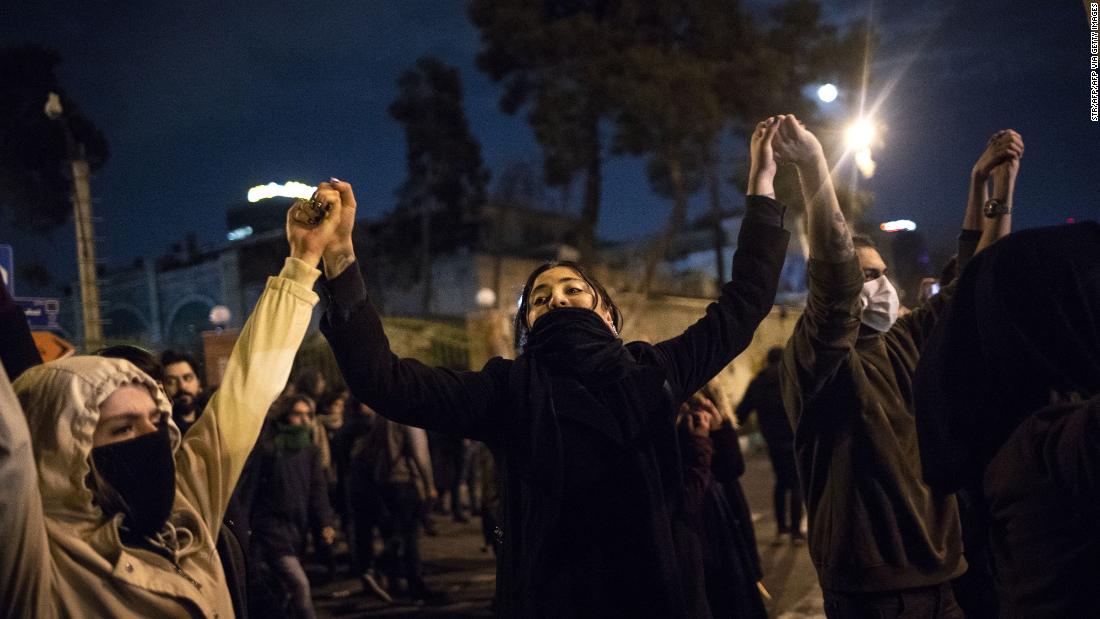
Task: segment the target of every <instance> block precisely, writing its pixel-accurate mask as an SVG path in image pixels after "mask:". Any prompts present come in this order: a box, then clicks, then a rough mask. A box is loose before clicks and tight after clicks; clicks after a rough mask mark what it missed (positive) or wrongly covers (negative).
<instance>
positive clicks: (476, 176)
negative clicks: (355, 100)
mask: <svg viewBox="0 0 1100 619" xmlns="http://www.w3.org/2000/svg"><path fill="white" fill-rule="evenodd" d="M397 86H398V91H399V92H398V95H397V99H395V100H394V101H393V103H392V104H390V108H389V112H390V116H392V117H393V118H394V119H395V120H397V121H398V122H399V123H401V124H402V125H404V126H405V158H406V164H407V168H408V177H407V178H406V180H405V182H404V183H403V184H402V185H401V187H400V188H399V189H398V191H397V198H398V208H405V209H416V208H420V207H423V206H424V205H425V204H427V203H429V202H434V203H435V204H436V205H437V207H438V208H439V209H442V210H452V211H462V212H470V211H472V210H474V209H476V208H477V207H478V206H480V205H481V204H482V202H484V200H485V187H486V184H487V183H488V182H489V172H488V170H487V169H486V168H485V165H484V163H483V162H482V159H481V144H480V143H479V142H478V141H477V139H476V138H475V137H474V136H473V134H472V133H470V126H469V123H468V122H467V120H466V110H465V108H464V107H463V102H462V81H461V78H460V77H459V73H458V69H455V68H454V67H450V66H447V65H445V64H444V63H443V62H442V61H441V60H439V59H438V58H435V57H432V56H425V57H422V58H420V59H418V60H417V61H416V64H415V65H414V67H413V68H411V69H409V70H407V71H405V72H404V73H402V74H401V77H400V78H398V80H397Z"/></svg>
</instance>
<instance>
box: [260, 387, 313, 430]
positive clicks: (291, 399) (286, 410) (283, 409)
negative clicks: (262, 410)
mask: <svg viewBox="0 0 1100 619" xmlns="http://www.w3.org/2000/svg"><path fill="white" fill-rule="evenodd" d="M299 402H304V403H305V405H306V406H308V407H309V410H310V411H311V414H316V412H317V409H316V408H315V407H314V405H313V398H311V397H309V396H308V395H303V394H301V393H296V394H294V395H288V396H283V397H281V398H279V399H278V400H276V401H275V403H274V404H273V405H272V406H271V419H273V420H274V421H278V422H280V423H281V422H284V421H286V418H287V417H290V414H291V413H293V412H294V405H295V404H297V403H299Z"/></svg>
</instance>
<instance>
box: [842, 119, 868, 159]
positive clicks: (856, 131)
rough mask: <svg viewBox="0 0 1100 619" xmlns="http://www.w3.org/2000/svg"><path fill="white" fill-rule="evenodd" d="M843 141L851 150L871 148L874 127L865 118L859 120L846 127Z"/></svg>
mask: <svg viewBox="0 0 1100 619" xmlns="http://www.w3.org/2000/svg"><path fill="white" fill-rule="evenodd" d="M844 139H845V141H846V142H847V143H848V148H850V149H852V150H856V151H858V150H863V149H865V148H871V142H873V141H874V140H875V126H874V125H873V124H871V121H869V120H867V119H866V118H861V119H859V120H857V121H855V122H854V123H852V124H851V125H849V126H848V128H847V129H846V130H845V131H844Z"/></svg>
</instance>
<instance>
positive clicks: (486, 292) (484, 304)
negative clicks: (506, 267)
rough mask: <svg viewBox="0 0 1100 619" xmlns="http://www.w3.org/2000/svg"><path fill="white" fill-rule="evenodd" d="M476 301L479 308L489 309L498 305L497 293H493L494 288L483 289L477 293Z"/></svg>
mask: <svg viewBox="0 0 1100 619" xmlns="http://www.w3.org/2000/svg"><path fill="white" fill-rule="evenodd" d="M474 299H475V300H476V301H477V306H478V307H480V308H481V309H488V308H490V307H493V306H494V305H496V304H497V293H496V292H493V289H492V288H482V289H481V290H478V291H477V295H476V296H475V297H474Z"/></svg>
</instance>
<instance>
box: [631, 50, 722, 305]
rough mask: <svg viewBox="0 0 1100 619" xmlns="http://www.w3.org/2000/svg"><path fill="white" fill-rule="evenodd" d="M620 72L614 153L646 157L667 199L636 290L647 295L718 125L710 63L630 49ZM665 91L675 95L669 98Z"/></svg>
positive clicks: (677, 53) (654, 182) (680, 223)
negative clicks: (663, 219) (667, 206)
mask: <svg viewBox="0 0 1100 619" xmlns="http://www.w3.org/2000/svg"><path fill="white" fill-rule="evenodd" d="M625 67H626V70H625V71H624V72H623V74H622V78H621V79H622V81H623V83H622V87H621V88H619V89H617V91H618V92H619V93H620V95H619V97H620V98H619V101H618V103H619V115H618V118H617V123H616V134H615V148H616V150H619V151H623V152H629V153H634V154H648V155H649V163H648V166H647V170H648V174H649V179H650V185H651V186H652V187H653V188H654V190H655V192H656V193H658V194H659V195H664V196H667V197H669V198H671V199H672V210H671V212H670V214H669V217H668V221H667V223H666V224H665V228H664V230H663V231H662V233H661V234H660V235H659V237H658V239H657V242H656V243H654V244H653V246H652V248H651V250H650V252H649V253H648V255H647V256H646V262H645V271H644V275H643V278H642V282H641V286H640V289H641V292H643V293H644V294H648V293H649V291H650V287H651V285H652V282H653V277H654V274H655V273H656V269H657V264H658V262H659V261H660V260H661V259H663V258H664V257H665V254H666V253H667V251H668V247H669V245H670V243H671V241H672V238H673V237H674V236H675V235H676V234H678V233H679V232H680V230H681V229H682V228H683V224H684V221H685V219H686V217H687V209H688V200H689V198H690V197H691V194H693V193H695V192H696V191H697V190H698V189H699V187H700V186H701V184H702V177H703V173H704V169H703V163H704V161H703V159H702V158H701V156H700V155H701V154H702V152H703V149H704V148H705V146H706V145H707V144H709V143H710V142H711V141H713V139H714V136H715V135H716V134H717V133H718V131H719V129H720V127H721V126H722V121H723V118H722V113H721V109H720V106H719V103H718V99H717V97H716V96H715V91H714V88H713V81H712V80H713V67H712V66H711V65H710V63H707V62H705V61H700V60H699V59H698V58H695V57H692V56H690V55H688V54H685V53H684V52H683V51H681V50H679V49H676V48H675V47H673V48H671V49H670V48H664V49H662V48H661V47H658V46H655V45H648V46H638V47H635V48H634V49H632V50H630V52H629V54H628V56H627V61H626V63H625ZM669 93H675V95H674V96H670V94H669Z"/></svg>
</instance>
